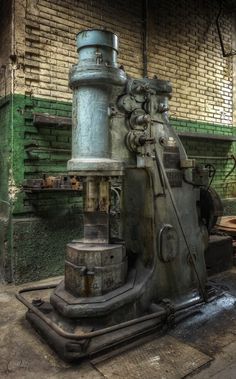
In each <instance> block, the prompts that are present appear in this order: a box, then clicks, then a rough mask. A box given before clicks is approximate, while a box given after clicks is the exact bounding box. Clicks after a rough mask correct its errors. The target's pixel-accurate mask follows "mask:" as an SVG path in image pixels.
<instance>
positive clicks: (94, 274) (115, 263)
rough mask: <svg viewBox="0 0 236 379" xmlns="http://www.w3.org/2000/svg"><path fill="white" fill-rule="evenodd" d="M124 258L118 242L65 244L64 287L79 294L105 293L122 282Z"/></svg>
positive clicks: (123, 249)
mask: <svg viewBox="0 0 236 379" xmlns="http://www.w3.org/2000/svg"><path fill="white" fill-rule="evenodd" d="M126 272H127V258H126V254H125V248H124V246H123V245H119V244H110V245H109V244H100V245H99V244H95V243H93V244H89V243H83V242H81V243H78V242H77V243H71V244H68V245H67V254H66V261H65V289H66V290H68V291H69V292H71V293H72V294H74V295H75V296H80V297H91V296H99V295H102V294H105V293H107V292H109V291H111V290H114V289H116V288H118V287H120V286H122V285H123V284H124V283H125V280H126Z"/></svg>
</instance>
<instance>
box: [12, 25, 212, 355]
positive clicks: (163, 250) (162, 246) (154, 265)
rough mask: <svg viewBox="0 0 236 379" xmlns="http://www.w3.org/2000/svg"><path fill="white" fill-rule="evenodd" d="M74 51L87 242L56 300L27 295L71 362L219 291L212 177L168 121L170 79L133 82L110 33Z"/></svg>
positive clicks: (83, 38) (85, 34) (79, 245)
mask: <svg viewBox="0 0 236 379" xmlns="http://www.w3.org/2000/svg"><path fill="white" fill-rule="evenodd" d="M77 48H78V55H79V62H78V64H77V65H75V66H73V68H72V70H71V72H70V78H69V84H70V88H71V89H72V90H73V108H72V158H71V159H70V161H69V162H68V173H69V175H71V176H73V177H77V178H78V179H79V181H80V182H81V183H82V187H83V216H84V237H83V238H82V239H78V240H74V241H71V243H69V244H68V245H67V248H66V258H65V276H64V280H63V281H62V282H61V283H60V284H59V285H58V286H57V287H56V288H55V289H54V290H53V292H52V294H51V297H50V301H48V302H44V301H41V300H35V301H33V302H32V303H30V302H29V301H28V300H26V298H25V297H24V296H23V294H22V293H19V294H18V298H19V299H20V300H21V301H22V302H23V303H24V304H25V305H26V306H27V307H28V312H27V319H28V320H29V321H30V323H31V324H32V325H33V327H34V328H35V329H36V330H37V331H38V332H39V333H40V334H41V335H42V336H43V337H44V338H45V339H46V340H47V342H48V343H49V345H50V346H52V347H53V349H54V350H55V351H57V352H58V354H59V355H60V356H61V357H62V358H63V359H65V360H69V361H72V360H74V359H78V358H81V357H84V356H92V355H94V354H98V353H100V352H102V351H106V350H109V349H110V348H111V347H113V346H122V345H124V344H128V343H129V342H131V341H134V340H135V339H137V338H140V337H141V336H145V335H148V334H150V333H154V332H155V331H157V330H160V329H161V328H162V327H163V326H164V325H171V324H173V323H174V322H175V321H177V320H178V319H179V318H181V317H182V316H183V315H185V314H186V312H187V314H188V313H189V312H191V311H192V310H193V309H194V308H195V307H196V306H199V305H201V304H203V303H204V302H206V301H209V299H210V298H211V297H212V296H213V293H212V291H211V290H209V288H208V286H207V275H206V267H205V261H204V251H205V249H206V247H207V244H208V230H209V219H210V215H209V214H207V215H206V214H204V212H205V211H206V204H205V205H204V206H202V197H203V198H204V194H206V193H208V176H209V170H208V169H207V168H204V167H202V168H200V169H199V167H198V166H197V165H196V162H195V161H194V160H192V159H188V157H187V155H186V152H185V149H184V147H183V144H182V143H181V141H180V139H179V137H178V135H177V133H176V132H175V130H174V129H173V127H172V126H171V124H170V121H169V118H168V107H169V106H168V102H169V99H170V97H171V92H172V87H171V84H170V82H168V81H165V80H160V79H158V78H157V77H154V78H152V79H149V78H141V79H133V78H131V77H129V76H128V75H127V74H126V73H125V71H124V68H123V67H118V64H117V54H118V38H117V36H116V35H115V34H113V33H111V32H109V31H104V30H85V31H82V32H80V33H79V34H78V36H77ZM204 188H205V190H204ZM114 199H115V200H116V203H119V204H120V209H121V220H120V222H119V229H120V230H119V233H116V235H114V233H113V232H112V228H111V206H112V203H113V202H114ZM208 213H209V212H208ZM112 219H114V216H112ZM44 288H48V287H47V286H46V287H40V288H38V289H44ZM28 290H32V289H28ZM24 292H25V290H24Z"/></svg>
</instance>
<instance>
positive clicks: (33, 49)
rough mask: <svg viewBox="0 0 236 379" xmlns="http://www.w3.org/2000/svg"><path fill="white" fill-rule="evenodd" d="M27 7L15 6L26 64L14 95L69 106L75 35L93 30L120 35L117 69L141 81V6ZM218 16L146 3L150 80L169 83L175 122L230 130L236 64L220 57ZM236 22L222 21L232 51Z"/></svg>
mask: <svg viewBox="0 0 236 379" xmlns="http://www.w3.org/2000/svg"><path fill="white" fill-rule="evenodd" d="M23 2H24V0H21V1H19V2H17V4H16V6H17V9H16V15H17V17H16V18H17V19H20V22H18V25H17V28H16V46H17V55H18V57H19V62H20V63H21V64H22V66H21V67H20V68H19V70H18V73H17V76H16V83H15V84H16V87H15V88H16V92H18V93H24V92H26V93H31V94H33V95H35V96H44V97H53V98H55V99H61V100H70V99H71V93H70V90H69V89H68V79H67V78H68V70H69V68H70V67H71V65H72V64H73V63H75V62H76V48H75V35H76V33H77V32H78V31H80V30H81V29H84V28H91V27H95V28H100V27H106V28H107V29H110V30H112V31H113V32H115V33H117V34H118V36H119V39H120V55H119V62H120V63H121V64H123V65H124V66H125V69H126V71H127V72H128V73H129V74H130V75H132V76H135V77H138V76H141V75H142V72H143V56H142V50H143V28H142V25H143V24H142V20H143V9H142V1H134V0H128V1H124V0H120V1H116V2H111V1H105V0H102V1H98V0H91V1H86V0H81V1H77V0H66V1H61V0H52V1H48V0H38V1H35V0H30V1H27V6H26V7H24V6H23ZM217 13H218V2H217V1H214V0H213V1H211V2H206V1H204V0H191V1H188V0H180V1H176V0H172V1H168V2H167V1H164V0H159V1H158V2H156V1H153V0H150V1H149V10H148V20H147V24H148V53H147V57H148V74H149V75H150V76H152V75H154V74H155V75H158V76H160V77H161V78H165V79H170V80H171V81H172V83H173V87H174V91H173V99H172V102H171V114H172V115H173V116H174V117H179V118H184V119H194V120H201V121H207V122H214V123H224V124H231V123H232V59H231V58H227V59H226V58H223V57H222V54H221V49H220V44H219V39H218V35H217V30H216V25H215V18H216V15H217ZM231 18H232V17H231V15H227V14H226V13H224V14H223V18H222V20H223V21H222V27H223V35H224V40H225V41H224V42H225V44H226V47H227V48H230V47H231V34H232V30H231V27H232V26H231V23H232V20H231ZM22 36H23V37H24V38H23V39H22ZM24 41H25V43H24Z"/></svg>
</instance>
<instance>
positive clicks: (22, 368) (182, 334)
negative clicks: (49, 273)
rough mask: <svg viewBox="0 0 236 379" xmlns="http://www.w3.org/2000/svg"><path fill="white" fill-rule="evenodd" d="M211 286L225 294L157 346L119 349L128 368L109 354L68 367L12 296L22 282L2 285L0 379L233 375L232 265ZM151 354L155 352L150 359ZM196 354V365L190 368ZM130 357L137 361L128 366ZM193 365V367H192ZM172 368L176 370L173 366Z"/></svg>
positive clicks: (235, 273)
mask: <svg viewBox="0 0 236 379" xmlns="http://www.w3.org/2000/svg"><path fill="white" fill-rule="evenodd" d="M53 282H58V278H55V279H48V280H46V281H41V282H40V284H42V283H43V284H45V283H53ZM33 284H34V285H36V284H38V283H33ZM212 284H213V285H214V286H216V287H217V288H221V289H222V291H223V292H224V295H223V296H221V297H220V298H219V299H218V300H215V301H214V302H212V303H210V304H207V305H205V306H203V307H202V308H201V311H200V312H198V313H197V314H196V315H195V316H193V317H191V318H189V319H187V320H185V321H183V322H182V323H180V324H179V325H177V326H176V327H175V328H173V329H171V330H169V331H168V333H167V335H166V336H164V337H161V339H160V340H159V341H158V339H157V340H156V341H154V342H155V343H156V345H155V346H154V345H153V343H154V342H153V341H152V342H151V344H152V345H151V347H152V350H151V349H150V348H149V347H150V345H143V346H139V347H138V349H136V350H135V349H134V351H132V352H127V353H123V354H122V362H123V363H122V365H123V368H124V369H126V371H125V370H122V367H120V362H121V361H119V359H117V357H116V358H114V359H113V358H111V359H110V360H109V362H107V364H106V361H104V362H103V363H102V365H101V364H96V363H94V362H90V361H85V362H83V363H82V364H73V365H70V364H67V363H64V362H63V361H61V360H60V359H59V358H58V357H57V356H56V355H55V354H54V352H53V351H52V350H51V349H50V348H49V347H48V346H47V345H46V344H45V343H44V341H43V340H42V339H40V337H39V336H38V335H37V333H36V332H35V331H34V330H33V329H32V328H31V327H30V325H29V324H28V322H27V321H26V320H25V318H24V315H25V311H26V309H25V307H24V306H23V305H22V304H21V303H19V301H18V300H17V299H16V298H15V293H16V291H17V290H18V289H20V288H22V287H23V286H18V287H16V286H13V285H1V286H0V378H2V379H4V378H7V379H10V378H14V379H28V378H29V379H31V378H33V379H38V378H40V379H42V378H48V379H54V378H55V379H74V378H76V379H78V378H79V379H98V378H108V379H113V378H114V379H126V378H127V379H128V378H142V379H156V378H162V379H178V378H186V377H191V378H194V379H208V378H214V379H235V378H236V353H235V351H236V269H233V270H231V271H228V272H225V273H222V274H220V275H218V276H215V277H214V278H212ZM29 285H30V284H29ZM24 287H26V285H25V286H24ZM168 344H169V345H168ZM153 346H154V347H153ZM166 346H169V347H170V348H169V350H168V351H167V352H166V353H165V357H164V358H163V357H162V355H161V354H159V353H158V354H157V352H163V349H167V347H166ZM175 346H177V347H175ZM148 349H149V350H148ZM147 350H148V351H149V354H147ZM180 350H181V351H183V352H184V354H185V355H184V361H185V366H186V367H187V366H188V370H185V371H184V370H181V369H180V365H181V361H180V359H181V354H180V353H178V351H180ZM177 353H178V354H177ZM150 354H156V355H155V356H151V357H150ZM182 355H183V354H182ZM197 356H199V357H198V364H196V365H195V366H194V364H193V363H194V360H196V357H197ZM194 357H195V358H194ZM112 359H113V361H112ZM130 359H132V360H133V361H134V362H136V363H139V365H137V364H135V365H134V364H130ZM164 359H165V360H166V361H165V360H164ZM182 359H183V356H182ZM126 360H127V362H129V364H128V365H126V364H125V361H126ZM145 360H146V361H145ZM161 360H162V362H160V361H161ZM140 361H142V364H141V365H140ZM145 362H146V363H145ZM153 362H155V364H156V370H155V367H154V368H153V367H152V370H151V371H148V370H147V367H148V365H153ZM175 362H176V366H175ZM131 363H132V362H131ZM191 363H192V366H193V367H192V369H191V370H190V369H189V367H190V364H191ZM160 364H161V366H160ZM109 365H110V366H109ZM183 366H184V365H183ZM167 367H170V369H169V371H168V370H167V369H165V368H167ZM175 367H176V369H173V368H175ZM178 367H179V369H178ZM161 369H162V371H161ZM127 370H128V371H127ZM135 370H136V371H135Z"/></svg>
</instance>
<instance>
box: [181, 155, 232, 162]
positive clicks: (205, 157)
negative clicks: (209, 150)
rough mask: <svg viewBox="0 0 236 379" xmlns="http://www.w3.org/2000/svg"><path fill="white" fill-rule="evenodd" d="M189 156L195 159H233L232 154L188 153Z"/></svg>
mask: <svg viewBox="0 0 236 379" xmlns="http://www.w3.org/2000/svg"><path fill="white" fill-rule="evenodd" d="M188 157H189V158H196V159H209V160H222V161H223V160H230V159H233V157H232V156H211V155H189V156H188Z"/></svg>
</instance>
